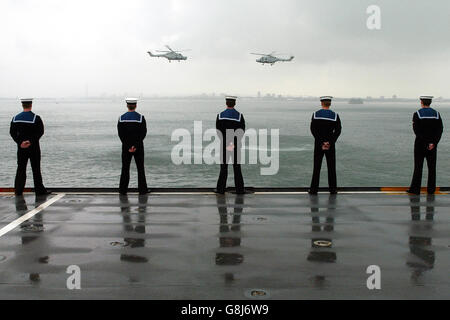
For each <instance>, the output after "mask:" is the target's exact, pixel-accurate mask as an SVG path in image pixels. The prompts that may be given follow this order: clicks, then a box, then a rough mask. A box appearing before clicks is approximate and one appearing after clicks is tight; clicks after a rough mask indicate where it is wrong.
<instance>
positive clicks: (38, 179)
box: [9, 99, 50, 196]
mask: <svg viewBox="0 0 450 320" xmlns="http://www.w3.org/2000/svg"><path fill="white" fill-rule="evenodd" d="M21 101H22V107H23V112H22V113H19V114H18V115H16V116H15V117H14V118H13V119H12V121H11V127H10V130H9V133H10V135H11V137H12V138H13V139H14V141H15V142H16V143H17V173H16V179H15V183H14V188H15V193H16V195H18V196H20V195H22V194H23V190H24V188H25V182H26V179H27V163H28V159H30V162H31V168H32V170H33V180H34V189H35V193H36V195H47V194H50V192H48V191H47V189H45V187H44V184H43V183H42V174H41V148H40V146H39V139H40V138H41V137H42V136H43V135H44V124H43V122H42V119H41V117H39V116H38V115H36V114H34V113H33V112H32V111H31V109H32V106H33V99H22V100H21Z"/></svg>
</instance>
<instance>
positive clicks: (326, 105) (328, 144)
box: [309, 96, 342, 195]
mask: <svg viewBox="0 0 450 320" xmlns="http://www.w3.org/2000/svg"><path fill="white" fill-rule="evenodd" d="M332 99H333V97H330V96H324V97H321V98H320V101H321V103H322V109H320V110H319V111H317V112H315V113H314V114H313V117H312V121H311V133H312V135H313V136H314V139H315V145H314V172H313V177H312V181H311V188H310V190H309V193H310V194H313V195H314V194H317V192H318V191H319V181H320V170H321V168H322V160H323V157H324V156H325V157H326V159H327V165H328V185H329V190H330V193H331V194H336V193H337V179H336V148H335V143H336V141H337V139H338V138H339V136H340V135H341V130H342V127H341V119H340V118H339V115H338V114H337V113H335V112H334V111H331V110H330V106H331V100H332Z"/></svg>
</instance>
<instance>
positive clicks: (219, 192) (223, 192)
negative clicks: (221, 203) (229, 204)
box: [214, 189, 225, 194]
mask: <svg viewBox="0 0 450 320" xmlns="http://www.w3.org/2000/svg"><path fill="white" fill-rule="evenodd" d="M214 193H215V194H225V191H219V190H218V189H214Z"/></svg>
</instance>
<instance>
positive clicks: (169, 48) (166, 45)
mask: <svg viewBox="0 0 450 320" xmlns="http://www.w3.org/2000/svg"><path fill="white" fill-rule="evenodd" d="M166 48H167V49H169V50H170V51H171V52H175V51H173V50H172V48H171V47H169V46H168V45H166Z"/></svg>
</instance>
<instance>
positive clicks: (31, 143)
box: [10, 96, 443, 195]
mask: <svg viewBox="0 0 450 320" xmlns="http://www.w3.org/2000/svg"><path fill="white" fill-rule="evenodd" d="M332 99H333V97H331V96H323V97H321V98H320V101H321V104H322V108H321V109H320V110H318V111H316V112H315V113H314V114H313V116H312V119H311V133H312V135H313V136H314V139H315V144H314V170H313V177H312V181H311V187H310V190H309V193H310V194H313V195H314V194H317V193H318V190H319V180H320V171H321V167H322V162H323V158H324V157H325V158H326V162H327V166H328V184H329V191H330V193H331V194H336V193H337V178H336V142H337V140H338V138H339V136H340V135H341V131H342V125H341V120H340V117H339V115H338V114H337V113H336V112H334V111H332V110H331V109H330V107H331V103H332ZM432 99H433V97H432V96H421V97H420V101H421V109H420V110H418V111H417V112H416V113H414V116H413V130H414V133H415V135H416V140H415V144H414V174H413V178H412V182H411V185H410V188H409V190H408V192H409V193H412V194H420V189H421V181H422V171H423V164H424V161H425V159H426V160H427V165H428V184H427V191H428V193H429V194H434V193H435V190H436V160H437V146H438V144H439V142H440V140H441V137H442V133H443V122H442V117H441V115H440V114H439V112H437V111H436V110H434V109H433V108H431V107H430V105H431V103H432ZM236 100H237V97H234V96H228V97H226V105H227V108H226V110H224V111H223V112H221V113H220V114H219V115H218V116H217V119H216V129H217V130H218V131H219V132H221V133H222V134H221V139H222V141H221V144H222V148H221V166H220V175H219V179H218V182H217V187H216V189H215V190H214V191H215V192H216V193H218V194H224V193H225V191H226V183H227V177H228V164H229V163H230V160H231V161H232V163H233V170H234V181H235V186H236V193H237V194H245V193H246V191H245V185H244V178H243V176H242V171H241V165H240V159H239V152H238V150H240V149H239V148H240V145H241V141H240V139H239V138H238V137H233V139H234V141H227V140H226V136H227V135H226V132H227V130H233V131H236V130H242V132H244V131H245V119H244V116H243V114H241V113H240V112H239V111H237V110H236V108H235V106H236ZM32 103H33V99H22V106H23V112H22V113H19V114H18V115H16V116H15V117H14V118H13V119H12V121H11V127H10V135H11V137H12V138H13V140H14V141H15V142H16V144H17V173H16V178H15V184H14V188H15V193H16V195H22V194H23V190H24V187H25V182H26V168H27V163H28V160H30V162H31V167H32V171H33V179H34V185H35V192H36V194H38V195H46V194H49V193H50V192H49V191H48V190H47V189H46V188H45V187H44V184H43V182H42V175H41V166H40V162H41V150H40V146H39V140H40V138H41V137H42V136H43V135H44V124H43V122H42V119H41V118H40V117H39V116H38V115H36V114H34V113H33V112H32V111H31V109H32ZM126 103H127V108H128V112H126V113H125V114H123V115H122V116H121V117H120V118H119V122H118V124H117V129H118V134H119V138H120V140H121V142H122V172H121V177H120V186H119V191H120V194H122V195H126V194H127V192H128V185H129V181H130V164H131V160H132V159H133V158H134V160H135V162H136V166H137V171H138V189H139V193H140V194H141V195H143V194H147V193H148V186H147V181H146V177H145V167H144V139H145V137H146V135H147V124H146V120H145V117H144V116H143V115H141V114H139V113H138V112H136V107H137V103H138V101H137V99H127V100H126ZM222 137H223V138H222Z"/></svg>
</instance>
